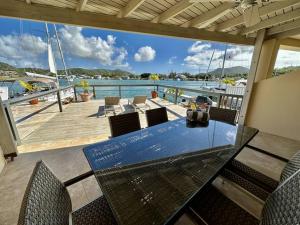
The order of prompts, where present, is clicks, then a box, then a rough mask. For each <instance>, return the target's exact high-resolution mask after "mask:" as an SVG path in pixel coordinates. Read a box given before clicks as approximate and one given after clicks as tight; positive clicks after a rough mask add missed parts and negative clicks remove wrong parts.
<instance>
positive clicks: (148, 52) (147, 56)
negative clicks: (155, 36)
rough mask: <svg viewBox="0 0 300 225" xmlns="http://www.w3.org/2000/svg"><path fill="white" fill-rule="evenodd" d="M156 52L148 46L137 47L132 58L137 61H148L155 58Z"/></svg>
mask: <svg viewBox="0 0 300 225" xmlns="http://www.w3.org/2000/svg"><path fill="white" fill-rule="evenodd" d="M155 55H156V52H155V50H154V49H153V48H152V47H150V46H144V47H141V48H139V50H138V51H137V53H135V54H134V60H135V61H137V62H148V61H152V60H153V59H154V58H155Z"/></svg>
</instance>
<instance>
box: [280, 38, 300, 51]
mask: <svg viewBox="0 0 300 225" xmlns="http://www.w3.org/2000/svg"><path fill="white" fill-rule="evenodd" d="M279 44H280V49H285V50H292V51H300V40H299V39H295V38H285V39H282V40H280V42H279Z"/></svg>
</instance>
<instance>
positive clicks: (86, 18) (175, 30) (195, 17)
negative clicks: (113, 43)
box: [0, 0, 300, 44]
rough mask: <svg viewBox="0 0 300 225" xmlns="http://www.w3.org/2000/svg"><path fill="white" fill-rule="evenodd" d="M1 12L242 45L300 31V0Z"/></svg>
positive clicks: (182, 1) (157, 0)
mask: <svg viewBox="0 0 300 225" xmlns="http://www.w3.org/2000/svg"><path fill="white" fill-rule="evenodd" d="M0 15H3V16H11V17H20V18H25V19H34V20H43V21H50V22H58V23H67V24H74V25H80V26H90V27H100V28H107V29H117V30H124V31H132V32H141V33H150V34H151V33H152V34H157V35H168V36H175V37H183V38H184V37H186V38H194V39H204V40H212V41H222V42H231V43H237V44H253V43H254V38H255V37H256V33H257V31H258V30H260V29H267V34H268V35H269V37H270V38H274V37H275V38H277V37H279V38H285V37H287V35H286V34H292V35H290V36H294V37H298V36H296V35H297V34H300V31H299V27H300V1H299V0H283V1H277V2H267V3H260V4H258V5H256V6H254V7H249V8H247V9H242V8H241V6H240V5H238V4H235V3H234V2H230V1H229V2H228V1H227V2H218V1H211V2H207V1H201V0H198V1H191V0H5V1H1V2H0Z"/></svg>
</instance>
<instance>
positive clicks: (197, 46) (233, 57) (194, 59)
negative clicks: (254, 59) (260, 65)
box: [184, 41, 253, 72]
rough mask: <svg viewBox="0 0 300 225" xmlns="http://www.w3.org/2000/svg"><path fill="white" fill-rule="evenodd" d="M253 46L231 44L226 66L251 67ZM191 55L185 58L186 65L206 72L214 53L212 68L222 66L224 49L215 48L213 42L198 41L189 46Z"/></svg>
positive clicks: (228, 49)
mask: <svg viewBox="0 0 300 225" xmlns="http://www.w3.org/2000/svg"><path fill="white" fill-rule="evenodd" d="M252 50H253V48H252V47H247V46H238V45H235V46H233V45H230V46H228V48H227V54H226V61H225V67H233V66H243V67H249V66H250V62H251V56H252ZM188 53H189V55H188V56H186V57H185V59H184V66H187V67H189V68H191V69H194V70H196V69H197V70H200V71H201V72H204V71H206V70H207V68H208V65H209V61H210V59H211V57H212V55H213V54H214V55H213V59H212V62H211V66H210V70H213V69H216V68H220V67H222V62H223V58H224V50H222V49H220V48H214V47H213V46H212V45H211V44H208V43H203V42H201V41H196V42H195V43H194V44H193V45H192V46H191V47H189V48H188Z"/></svg>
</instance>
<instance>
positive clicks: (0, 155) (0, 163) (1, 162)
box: [0, 147, 5, 173]
mask: <svg viewBox="0 0 300 225" xmlns="http://www.w3.org/2000/svg"><path fill="white" fill-rule="evenodd" d="M4 166H5V159H4V156H3V152H2V149H1V147H0V173H1V171H2V170H3V168H4Z"/></svg>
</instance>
